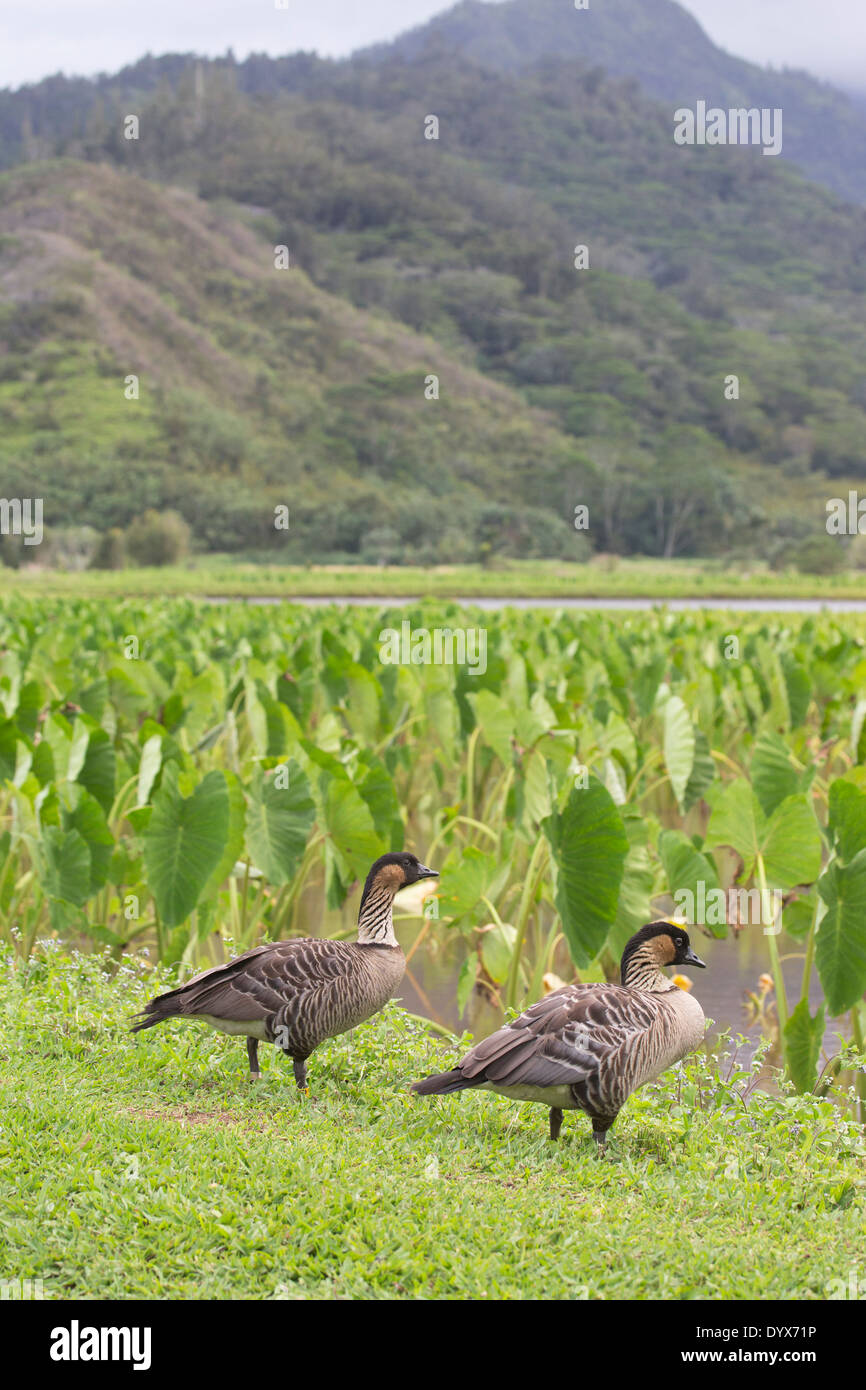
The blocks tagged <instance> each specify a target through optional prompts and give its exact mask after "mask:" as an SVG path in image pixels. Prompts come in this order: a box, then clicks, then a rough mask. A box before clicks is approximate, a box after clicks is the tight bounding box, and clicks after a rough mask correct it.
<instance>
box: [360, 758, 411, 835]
mask: <svg viewBox="0 0 866 1390" xmlns="http://www.w3.org/2000/svg"><path fill="white" fill-rule="evenodd" d="M356 786H357V788H358V791H359V792H360V793H361V795H362V797H363V798H364V800H365V801H366V803H367V805H368V806H369V808H370V813H371V815H372V817H373V824H374V825H375V827H376V833H377V834H378V835H379V837H380V838H381V840H382V842H383V843H384V844H385V845H387V846H388V849H389V850H399V849H402V848H403V839H404V834H405V827H404V825H403V817H402V815H401V813H400V802H399V799H398V797H397V792H396V789H395V787H394V782H393V779H392V778H391V777H389V775H388V772H387V771H386V769H385V767H384V766H383V764H382V763H381V762H379V760H378V758H374V757H373V756H372V755H367V754H362V755H361V766H360V768H359V776H358V781H357V783H356Z"/></svg>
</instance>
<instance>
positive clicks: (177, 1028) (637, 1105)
mask: <svg viewBox="0 0 866 1390" xmlns="http://www.w3.org/2000/svg"><path fill="white" fill-rule="evenodd" d="M44 949H45V950H47V948H44ZM163 984H164V979H163V977H161V976H159V975H156V974H155V973H154V972H152V971H151V970H150V968H149V966H147V965H146V964H145V963H141V962H134V961H129V962H128V963H125V964H124V968H122V970H121V972H120V973H119V974H118V975H117V976H116V978H114V979H111V978H109V976H108V975H107V974H106V973H105V971H104V970H103V968H102V965H101V961H100V959H99V958H97V957H94V956H72V957H68V956H64V955H63V954H62V953H60V952H55V951H53V950H47V954H43V955H42V956H41V958H39V959H36V960H34V961H32V962H31V964H30V965H29V966H26V967H24V966H21V965H20V964H19V965H17V966H16V965H13V963H12V960H11V958H10V957H9V956H8V955H7V956H6V957H4V959H3V961H2V962H0V989H2V1000H3V1006H2V1010H3V1011H2V1033H0V1068H2V1085H3V1091H4V1096H5V1106H4V1116H3V1124H2V1134H0V1151H2V1178H0V1182H2V1198H0V1220H2V1223H3V1241H2V1246H3V1265H4V1268H3V1270H2V1274H3V1277H5V1278H10V1277H17V1278H21V1279H26V1278H30V1279H42V1281H43V1285H44V1293H45V1297H46V1298H51V1297H55V1298H124V1297H126V1298H133V1297H140V1298H177V1299H199V1298H303V1297H306V1298H365V1299H370V1298H410V1299H411V1298H437V1299H442V1298H444V1299H449V1298H452V1299H453V1298H492V1299H502V1298H508V1299H520V1298H554V1299H575V1298H588V1299H599V1298H666V1299H737V1298H746V1297H752V1298H760V1299H772V1298H778V1299H811V1298H824V1297H826V1286H827V1284H828V1281H830V1280H833V1279H843V1280H844V1279H847V1277H848V1271H849V1270H850V1269H851V1268H854V1267H855V1266H856V1265H857V1263H858V1261H860V1262H862V1240H863V1235H862V1233H863V1222H864V1214H866V1181H864V1175H863V1158H864V1145H863V1137H862V1132H861V1131H859V1130H857V1129H856V1128H855V1127H854V1126H853V1125H851V1124H849V1123H848V1122H847V1121H844V1120H843V1118H842V1114H841V1111H840V1110H839V1109H838V1108H837V1107H836V1106H834V1105H832V1104H830V1103H828V1102H819V1101H816V1100H813V1099H811V1098H809V1099H799V1100H798V1099H795V1098H788V1099H783V1100H778V1099H772V1098H771V1097H769V1096H766V1095H764V1094H763V1093H760V1092H759V1093H756V1094H754V1095H753V1096H752V1097H751V1099H750V1100H749V1101H748V1103H747V1104H744V1103H743V1102H742V1101H740V1100H735V1099H731V1098H730V1097H729V1096H728V1095H727V1093H726V1088H725V1086H724V1085H723V1084H722V1083H721V1082H720V1081H719V1079H718V1075H717V1071H716V1067H715V1065H714V1064H713V1063H712V1062H710V1061H709V1060H708V1059H706V1058H705V1057H703V1055H701V1057H700V1058H699V1059H698V1060H697V1061H695V1062H692V1063H690V1064H689V1065H688V1066H687V1067H686V1069H685V1071H684V1072H680V1073H669V1074H668V1076H667V1077H666V1078H664V1079H663V1080H662V1081H661V1082H660V1083H658V1084H657V1085H656V1086H653V1087H649V1088H646V1089H645V1090H644V1091H642V1092H640V1093H638V1095H636V1096H635V1097H633V1098H632V1099H631V1100H630V1101H629V1103H628V1104H627V1106H626V1108H625V1109H624V1111H623V1113H622V1115H621V1116H620V1119H619V1121H618V1123H617V1125H616V1128H615V1129H614V1130H613V1132H612V1136H611V1139H610V1142H609V1155H608V1157H607V1158H605V1159H600V1158H598V1157H597V1156H596V1154H595V1145H594V1143H593V1141H592V1139H591V1137H590V1133H589V1122H588V1121H587V1120H586V1118H585V1117H583V1116H574V1115H572V1116H568V1115H567V1116H566V1119H565V1125H564V1127H563V1139H562V1141H561V1142H560V1143H559V1145H553V1144H551V1143H550V1142H549V1141H548V1139H547V1138H546V1132H547V1112H546V1111H545V1110H544V1109H543V1108H542V1107H540V1106H532V1105H518V1104H515V1103H512V1102H509V1101H507V1100H504V1099H502V1098H499V1097H493V1096H488V1095H477V1094H476V1095H473V1094H466V1095H463V1096H457V1097H449V1098H447V1099H445V1100H442V1101H439V1102H431V1101H422V1100H420V1099H415V1098H413V1097H411V1096H410V1095H409V1094H407V1086H408V1083H409V1081H410V1080H412V1079H413V1078H415V1077H417V1076H419V1075H423V1074H424V1072H425V1071H427V1070H432V1069H438V1068H440V1067H442V1066H445V1065H447V1064H448V1063H449V1061H450V1059H451V1057H452V1056H453V1055H455V1053H454V1048H455V1046H456V1044H455V1045H452V1044H450V1043H448V1042H444V1041H443V1040H441V1039H440V1040H436V1039H435V1038H433V1037H432V1036H431V1035H430V1034H428V1032H427V1031H426V1029H425V1028H423V1027H422V1025H420V1024H418V1023H416V1022H414V1021H413V1020H412V1019H411V1018H409V1016H407V1015H406V1014H405V1013H404V1012H403V1010H402V1009H400V1008H399V1006H397V1005H395V1004H392V1005H389V1007H388V1009H387V1010H386V1012H385V1014H384V1015H381V1016H380V1017H379V1018H378V1019H377V1020H374V1021H373V1022H372V1023H370V1024H367V1025H365V1026H364V1027H362V1028H360V1029H358V1030H356V1031H355V1033H354V1034H353V1035H352V1037H351V1038H350V1037H344V1038H341V1039H337V1040H335V1041H333V1042H332V1043H329V1044H327V1045H326V1046H325V1047H323V1048H322V1049H320V1051H319V1052H318V1053H316V1054H315V1055H314V1057H313V1059H312V1063H311V1082H312V1090H313V1097H314V1099H313V1100H312V1101H307V1100H304V1099H303V1098H302V1097H300V1096H299V1094H298V1092H297V1090H296V1088H295V1086H294V1083H293V1080H292V1076H291V1069H290V1067H289V1065H288V1064H287V1063H286V1062H285V1061H284V1060H283V1059H282V1058H280V1057H279V1056H278V1055H277V1053H276V1052H275V1051H274V1050H273V1049H272V1048H265V1049H263V1068H264V1074H263V1078H262V1080H261V1082H259V1083H258V1084H256V1085H252V1084H251V1083H250V1082H249V1080H248V1077H247V1062H246V1049H245V1048H244V1046H243V1043H242V1041H240V1040H237V1039H228V1038H223V1037H220V1036H217V1035H214V1034H212V1033H209V1032H206V1031H205V1030H204V1029H203V1028H200V1027H199V1026H198V1025H195V1024H190V1023H187V1024H182V1023H175V1024H173V1025H172V1024H169V1025H166V1026H163V1027H160V1028H158V1029H154V1030H153V1031H151V1032H148V1033H145V1034H141V1035H139V1036H138V1037H132V1036H131V1035H130V1034H129V1033H128V1032H127V1031H126V1028H127V1025H126V1015H127V1014H128V1013H129V1012H130V1011H132V1010H133V1009H135V1008H138V1007H140V1004H141V1001H142V1000H144V999H145V998H146V997H149V995H150V994H151V993H152V992H154V990H155V989H156V988H158V987H161V986H162V985H163Z"/></svg>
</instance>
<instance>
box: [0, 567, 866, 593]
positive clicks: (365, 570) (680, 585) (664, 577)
mask: <svg viewBox="0 0 866 1390" xmlns="http://www.w3.org/2000/svg"><path fill="white" fill-rule="evenodd" d="M18 591H23V592H26V593H32V594H47V595H62V596H65V595H68V596H75V597H82V598H83V597H96V598H99V597H112V598H115V597H136V596H143V597H147V596H150V595H154V594H159V595H160V596H169V595H190V596H192V597H204V596H212V597H220V598H234V597H237V598H241V597H245V598H267V597H273V598H283V599H288V598H295V597H297V598H308V597H323V598H367V597H380V596H381V597H384V598H409V597H413V596H415V595H419V596H430V597H438V598H461V597H462V598H484V597H485V596H490V597H504V598H600V599H604V598H648V599H658V600H659V601H660V602H662V601H664V600H666V599H674V598H703V599H707V600H712V599H743V598H793V599H796V598H806V599H822V598H826V599H828V600H831V599H851V598H853V599H863V598H866V575H864V574H862V573H858V572H857V571H842V572H840V573H838V574H834V575H805V574H798V573H797V572H795V571H792V570H787V571H784V572H780V573H775V572H772V571H769V570H766V569H762V568H761V567H760V566H756V567H755V568H754V569H753V570H751V571H750V570H746V569H736V568H731V569H723V568H722V567H721V566H718V565H710V564H703V563H701V562H700V561H697V560H667V561H665V560H647V559H635V560H619V561H617V562H616V563H615V565H614V566H613V567H612V568H610V567H608V565H607V564H605V563H604V562H591V563H589V564H586V565H575V564H565V563H558V562H555V561H542V560H526V561H512V562H509V563H503V564H502V565H500V566H497V567H495V568H494V567H491V568H484V567H482V566H480V565H453V566H438V567H431V568H426V569H422V568H417V569H416V568H411V567H409V566H361V565H358V566H347V567H345V568H341V567H339V566H305V567H300V566H297V567H296V566H292V565H278V564H274V565H264V564H262V565H259V564H250V563H248V562H243V561H240V560H231V559H230V558H227V557H225V556H203V557H200V558H196V559H194V560H191V561H189V562H188V563H187V564H186V565H177V566H170V567H166V568H164V569H125V570H110V571H93V570H85V571H83V572H74V571H64V570H42V571H37V570H35V569H24V570H20V571H14V570H0V595H3V594H8V593H14V592H18Z"/></svg>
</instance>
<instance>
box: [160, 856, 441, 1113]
mask: <svg viewBox="0 0 866 1390" xmlns="http://www.w3.org/2000/svg"><path fill="white" fill-rule="evenodd" d="M438 876H439V875H438V874H437V872H436V870H435V869H427V868H425V866H424V865H423V864H421V863H419V861H418V860H417V859H416V858H415V855H414V854H408V853H399V854H383V855H382V857H381V859H377V860H376V862H375V864H374V865H373V867H372V869H371V870H370V872H369V874H368V875H367V881H366V883H365V884H364V892H363V894H362V896H361V906H360V909H359V914H358V939H357V941H328V940H325V939H323V938H320V937H305V938H303V939H296V940H293V941H275V942H273V943H272V944H271V945H268V946H256V947H255V949H254V950H252V951H246V952H245V953H244V955H242V956H238V958H237V960H233V961H231V962H230V963H229V964H228V965H218V966H215V967H214V969H213V970H205V971H204V973H203V974H201V975H196V977H195V979H193V980H190V981H189V983H188V984H185V985H182V986H181V987H180V989H173V990H169V992H168V993H167V994H160V995H158V996H157V998H156V999H151V1001H150V1003H149V1004H148V1005H147V1006H146V1007H145V1008H144V1009H143V1010H142V1012H141V1013H140V1014H137V1015H136V1017H137V1018H138V1020H139V1021H138V1022H137V1023H136V1024H135V1025H134V1027H133V1029H132V1031H133V1032H134V1033H139V1032H141V1031H142V1029H144V1028H153V1027H155V1026H156V1024H157V1023H162V1022H163V1021H164V1020H165V1019H167V1018H200V1019H203V1020H204V1022H205V1023H207V1024H209V1025H210V1027H211V1028H216V1029H217V1030H218V1031H219V1032H220V1033H230V1034H232V1035H236V1034H243V1035H246V1039H247V1054H248V1056H249V1062H250V1078H251V1079H252V1080H257V1079H258V1077H259V1076H260V1075H261V1073H260V1072H259V1053H258V1049H259V1043H260V1042H271V1043H275V1044H276V1046H277V1047H278V1048H280V1050H281V1051H282V1052H285V1053H286V1054H287V1055H288V1056H289V1057H291V1059H292V1064H293V1068H294V1073H295V1080H296V1082H297V1083H298V1086H299V1087H300V1089H301V1090H302V1091H303V1092H304V1094H305V1095H309V1088H308V1086H307V1058H308V1057H309V1056H310V1053H311V1052H314V1051H315V1049H316V1048H317V1047H318V1046H319V1044H320V1043H322V1042H324V1041H325V1039H326V1038H335V1037H337V1035H338V1034H339V1033H345V1032H347V1031H348V1029H350V1028H354V1027H355V1026H356V1024H358V1023H363V1022H364V1020H365V1019H367V1018H370V1017H371V1016H372V1015H373V1014H375V1013H378V1012H379V1010H380V1009H381V1008H383V1007H384V1005H385V1004H387V1002H388V1000H389V999H390V998H391V996H392V994H393V993H394V991H395V989H396V988H397V986H398V985H399V983H400V981H401V979H402V978H403V971H404V969H405V966H406V960H405V957H404V955H403V952H402V951H401V949H400V946H399V944H398V942H397V938H396V936H395V935H394V926H393V922H392V919H391V909H392V904H393V902H394V896H395V894H396V893H398V892H399V890H400V889H401V888H405V887H407V885H408V884H410V883H417V882H418V881H419V880H420V879H424V878H438Z"/></svg>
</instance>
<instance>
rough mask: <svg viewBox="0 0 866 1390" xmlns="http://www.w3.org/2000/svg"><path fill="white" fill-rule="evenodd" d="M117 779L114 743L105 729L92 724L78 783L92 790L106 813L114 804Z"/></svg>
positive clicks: (108, 812) (107, 813) (92, 793)
mask: <svg viewBox="0 0 866 1390" xmlns="http://www.w3.org/2000/svg"><path fill="white" fill-rule="evenodd" d="M116 780H117V757H116V755H115V752H114V744H113V743H112V742H111V739H110V738H109V736H108V734H107V733H106V732H105V730H104V729H99V728H96V727H95V726H91V728H90V737H89V739H88V742H87V752H86V753H85V755H84V763H83V765H82V767H81V771H80V772H79V774H78V784H79V786H82V787H84V788H85V789H86V790H87V791H89V792H90V794H91V796H94V797H95V798H96V800H97V801H98V802H99V804H100V806H101V807H102V809H103V811H104V812H105V814H106V815H109V814H110V812H111V808H112V806H113V805H114V788H115V782H116Z"/></svg>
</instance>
